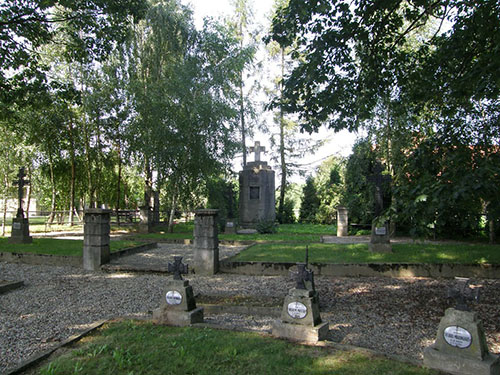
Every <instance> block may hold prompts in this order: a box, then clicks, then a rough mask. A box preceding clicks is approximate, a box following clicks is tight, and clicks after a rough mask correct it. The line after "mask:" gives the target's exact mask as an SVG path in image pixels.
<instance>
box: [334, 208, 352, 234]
mask: <svg viewBox="0 0 500 375" xmlns="http://www.w3.org/2000/svg"><path fill="white" fill-rule="evenodd" d="M348 235H349V210H348V209H347V208H346V207H344V206H339V207H337V237H345V236H348Z"/></svg>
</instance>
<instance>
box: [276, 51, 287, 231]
mask: <svg viewBox="0 0 500 375" xmlns="http://www.w3.org/2000/svg"><path fill="white" fill-rule="evenodd" d="M284 78H285V50H284V49H283V48H281V82H280V162H281V187H280V199H279V205H278V217H279V219H280V221H281V222H282V223H283V213H284V210H285V190H286V178H287V168H286V160H285V115H284V111H283V99H284V98H283V79H284Z"/></svg>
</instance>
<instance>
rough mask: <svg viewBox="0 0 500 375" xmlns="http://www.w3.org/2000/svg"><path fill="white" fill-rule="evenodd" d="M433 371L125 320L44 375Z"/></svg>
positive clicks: (253, 337)
mask: <svg viewBox="0 0 500 375" xmlns="http://www.w3.org/2000/svg"><path fill="white" fill-rule="evenodd" d="M73 373H75V374H76V373H78V374H83V375H84V374H114V375H120V374H124V375H125V374H127V375H128V374H134V375H139V374H148V375H154V374H192V375H202V374H207V375H213V374H218V375H224V374H242V375H245V374H252V375H254V374H274V375H276V374H335V375H382V374H384V375H385V374H392V375H403V374H405V375H424V374H426V375H430V374H437V373H436V372H434V371H432V370H428V369H422V368H418V367H415V366H411V365H407V364H403V363H400V362H396V361H390V360H387V359H383V358H378V357H373V356H369V355H366V354H361V353H356V352H344V351H334V350H333V349H331V348H321V347H306V346H300V345H294V344H292V343H289V342H286V341H283V340H276V339H272V338H269V337H262V336H260V335H258V334H256V333H241V332H231V331H222V330H213V329H209V328H176V327H165V326H155V325H152V324H151V323H146V322H133V321H125V322H121V323H114V324H110V325H106V326H104V327H103V328H102V329H100V330H99V331H97V332H95V333H94V334H93V335H92V336H90V337H87V338H84V339H83V340H82V341H81V342H80V343H79V344H77V347H76V348H75V349H74V350H72V351H71V352H68V353H66V354H64V355H62V356H60V357H59V358H57V359H56V360H54V361H52V362H51V363H50V364H49V365H46V366H45V367H43V368H42V369H41V371H40V374H44V375H48V374H51V375H57V374H73Z"/></svg>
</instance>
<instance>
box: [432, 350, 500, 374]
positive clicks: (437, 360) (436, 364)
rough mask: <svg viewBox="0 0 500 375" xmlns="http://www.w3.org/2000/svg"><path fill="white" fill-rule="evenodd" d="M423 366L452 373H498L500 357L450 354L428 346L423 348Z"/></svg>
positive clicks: (499, 372) (499, 370)
mask: <svg viewBox="0 0 500 375" xmlns="http://www.w3.org/2000/svg"><path fill="white" fill-rule="evenodd" d="M424 366H426V367H429V368H433V369H437V370H440V371H444V372H447V373H450V374H453V375H500V357H499V356H495V355H492V354H489V353H488V354H487V355H486V356H485V358H484V359H483V360H478V359H473V358H464V357H460V356H456V355H450V354H447V353H444V352H441V351H439V350H437V349H436V348H435V347H434V346H430V347H428V348H426V349H425V350H424Z"/></svg>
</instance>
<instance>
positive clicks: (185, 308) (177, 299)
mask: <svg viewBox="0 0 500 375" xmlns="http://www.w3.org/2000/svg"><path fill="white" fill-rule="evenodd" d="M168 272H172V273H173V274H174V275H173V278H172V280H169V281H168V282H167V285H166V290H167V291H166V292H165V294H164V296H165V297H164V299H162V302H161V306H160V307H159V308H158V309H156V310H154V311H153V322H155V323H158V324H167V325H175V326H186V325H190V324H195V323H203V308H202V307H196V301H195V298H194V293H193V287H192V286H190V285H189V281H188V280H183V279H182V275H183V274H184V275H185V274H187V273H188V265H187V264H183V263H182V257H174V263H169V264H168Z"/></svg>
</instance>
